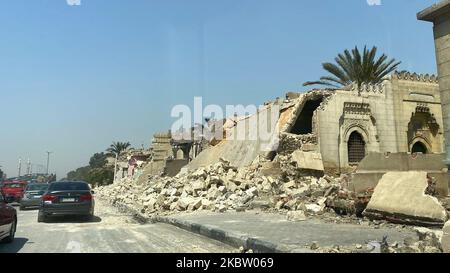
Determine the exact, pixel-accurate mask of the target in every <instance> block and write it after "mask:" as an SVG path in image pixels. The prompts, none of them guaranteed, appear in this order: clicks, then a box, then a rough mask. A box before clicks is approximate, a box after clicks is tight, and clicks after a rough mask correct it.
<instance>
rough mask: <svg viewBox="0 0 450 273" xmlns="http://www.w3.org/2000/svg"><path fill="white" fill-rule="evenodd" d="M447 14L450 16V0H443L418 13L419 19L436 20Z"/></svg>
mask: <svg viewBox="0 0 450 273" xmlns="http://www.w3.org/2000/svg"><path fill="white" fill-rule="evenodd" d="M445 15H447V16H449V17H450V0H442V1H440V2H439V3H436V4H434V5H432V6H431V7H428V8H426V9H424V10H423V11H421V12H419V13H418V14H417V19H419V20H422V21H429V22H436V19H438V18H439V17H441V16H445Z"/></svg>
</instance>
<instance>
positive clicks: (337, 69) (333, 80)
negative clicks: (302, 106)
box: [303, 46, 401, 90]
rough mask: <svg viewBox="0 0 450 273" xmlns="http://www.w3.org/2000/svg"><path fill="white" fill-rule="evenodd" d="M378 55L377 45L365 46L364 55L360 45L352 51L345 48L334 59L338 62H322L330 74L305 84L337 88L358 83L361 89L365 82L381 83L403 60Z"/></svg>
mask: <svg viewBox="0 0 450 273" xmlns="http://www.w3.org/2000/svg"><path fill="white" fill-rule="evenodd" d="M376 55H377V48H376V47H375V46H374V47H372V49H371V50H368V49H367V46H365V47H364V52H363V54H362V56H361V53H360V52H359V50H358V47H355V48H354V49H353V50H352V52H351V53H350V51H349V50H345V51H344V52H343V53H341V54H338V56H337V57H336V58H335V59H334V60H335V61H336V64H333V63H323V64H322V67H323V69H325V70H326V71H327V72H329V73H330V74H331V75H330V76H324V77H321V78H320V80H319V81H312V82H305V83H304V84H303V86H308V85H325V86H329V87H332V88H336V89H337V88H342V87H345V86H348V85H350V84H353V83H356V85H357V86H358V90H360V87H361V85H362V84H363V83H372V84H376V83H380V82H381V81H382V80H383V78H384V77H385V76H386V75H388V74H389V73H391V72H393V71H394V70H396V69H397V67H398V66H399V65H400V63H401V62H396V61H395V59H391V60H389V61H388V57H387V56H386V55H385V54H383V55H381V56H380V57H379V58H377V59H376Z"/></svg>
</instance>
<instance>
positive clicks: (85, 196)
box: [80, 193, 92, 202]
mask: <svg viewBox="0 0 450 273" xmlns="http://www.w3.org/2000/svg"><path fill="white" fill-rule="evenodd" d="M91 200H92V194H90V193H84V194H82V195H80V202H84V201H91Z"/></svg>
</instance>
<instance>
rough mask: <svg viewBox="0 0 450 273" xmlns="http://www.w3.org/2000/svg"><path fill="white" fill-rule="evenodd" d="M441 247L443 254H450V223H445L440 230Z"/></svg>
mask: <svg viewBox="0 0 450 273" xmlns="http://www.w3.org/2000/svg"><path fill="white" fill-rule="evenodd" d="M442 231H443V234H442V239H441V246H442V250H443V251H444V253H450V221H448V222H447V223H445V225H444V229H443V230H442Z"/></svg>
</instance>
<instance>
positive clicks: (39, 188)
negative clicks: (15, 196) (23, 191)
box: [27, 184, 48, 191]
mask: <svg viewBox="0 0 450 273" xmlns="http://www.w3.org/2000/svg"><path fill="white" fill-rule="evenodd" d="M47 188H48V185H47V184H33V185H28V187H27V191H44V190H46V189H47Z"/></svg>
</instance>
